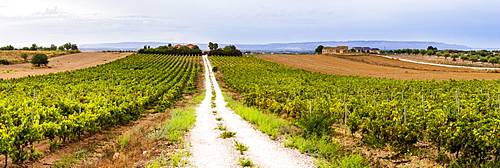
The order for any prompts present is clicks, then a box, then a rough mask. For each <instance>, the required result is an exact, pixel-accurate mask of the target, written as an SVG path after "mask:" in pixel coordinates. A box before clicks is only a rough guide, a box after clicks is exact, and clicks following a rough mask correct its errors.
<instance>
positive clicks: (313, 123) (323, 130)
mask: <svg viewBox="0 0 500 168" xmlns="http://www.w3.org/2000/svg"><path fill="white" fill-rule="evenodd" d="M302 116H303V117H301V118H299V119H298V120H297V121H296V122H295V124H296V125H297V126H299V127H300V128H302V130H304V133H305V134H317V135H319V136H321V135H328V134H330V133H331V129H330V127H331V126H332V125H333V124H334V123H335V121H336V119H338V118H333V116H331V115H328V114H323V113H308V114H302Z"/></svg>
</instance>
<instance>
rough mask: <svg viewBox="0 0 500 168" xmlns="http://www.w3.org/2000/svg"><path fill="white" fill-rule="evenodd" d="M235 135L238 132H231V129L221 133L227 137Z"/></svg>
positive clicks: (223, 136)
mask: <svg viewBox="0 0 500 168" xmlns="http://www.w3.org/2000/svg"><path fill="white" fill-rule="evenodd" d="M234 135H236V132H229V131H226V132H223V133H221V135H220V136H221V137H222V138H224V139H226V138H231V137H234Z"/></svg>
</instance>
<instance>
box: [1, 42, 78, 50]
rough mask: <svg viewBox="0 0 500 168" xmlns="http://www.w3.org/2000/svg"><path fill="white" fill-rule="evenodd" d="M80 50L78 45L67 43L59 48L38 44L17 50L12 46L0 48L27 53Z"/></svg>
mask: <svg viewBox="0 0 500 168" xmlns="http://www.w3.org/2000/svg"><path fill="white" fill-rule="evenodd" d="M58 49H59V50H61V51H64V50H78V45H76V44H71V43H69V42H68V43H66V44H63V45H60V46H59V47H57V46H56V45H54V44H52V45H50V47H43V46H38V45H37V44H31V47H23V48H15V47H14V46H12V45H8V46H5V47H0V50H26V51H55V50H58Z"/></svg>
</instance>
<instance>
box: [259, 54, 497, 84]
mask: <svg viewBox="0 0 500 168" xmlns="http://www.w3.org/2000/svg"><path fill="white" fill-rule="evenodd" d="M256 57H258V58H262V59H265V60H268V61H273V62H276V63H279V64H283V65H286V66H290V67H294V68H300V69H304V70H309V71H313V72H320V73H328V74H335V75H357V76H368V77H379V78H394V79H404V80H411V79H418V80H423V79H428V80H431V79H435V80H448V79H500V73H493V72H494V71H486V70H471V69H467V68H450V67H440V66H433V65H424V64H417V63H410V62H403V61H399V60H397V59H389V58H383V57H379V56H372V55H362V56H331V55H258V56H256Z"/></svg>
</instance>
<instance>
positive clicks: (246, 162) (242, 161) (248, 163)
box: [238, 158, 254, 167]
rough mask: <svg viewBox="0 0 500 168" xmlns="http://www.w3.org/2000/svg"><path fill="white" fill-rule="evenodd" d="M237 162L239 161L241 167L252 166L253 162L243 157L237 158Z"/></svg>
mask: <svg viewBox="0 0 500 168" xmlns="http://www.w3.org/2000/svg"><path fill="white" fill-rule="evenodd" d="M238 162H240V165H241V166H243V167H253V166H254V165H253V162H252V161H251V160H250V159H245V158H239V159H238Z"/></svg>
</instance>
